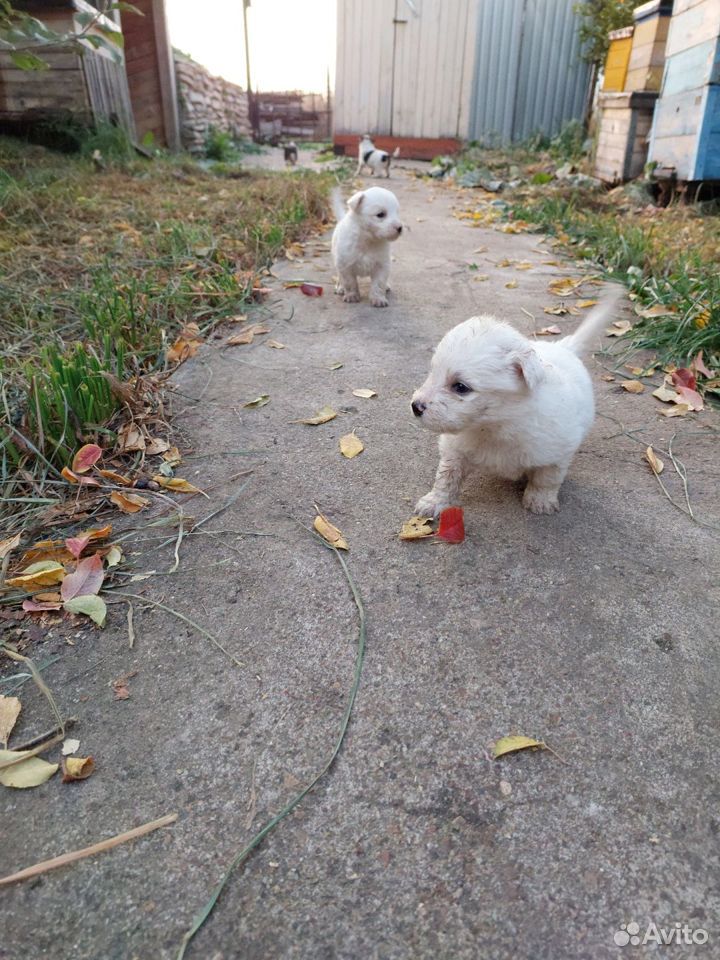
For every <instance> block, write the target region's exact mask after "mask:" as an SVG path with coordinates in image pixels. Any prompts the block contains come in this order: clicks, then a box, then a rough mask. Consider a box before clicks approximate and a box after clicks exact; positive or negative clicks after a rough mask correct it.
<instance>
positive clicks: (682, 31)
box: [665, 0, 720, 57]
mask: <svg viewBox="0 0 720 960" xmlns="http://www.w3.org/2000/svg"><path fill="white" fill-rule="evenodd" d="M718 35H720V0H701V2H700V3H698V4H696V5H695V6H692V7H689V8H688V9H687V10H685V11H683V12H682V13H676V14H675V15H674V16H673V17H672V20H671V23H670V30H669V32H668V39H667V46H666V48H665V55H666V56H667V57H673V56H675V54H677V53H682V51H683V50H689V49H690V47H695V46H697V45H698V44H700V43H705V42H706V41H707V40H712V39H713V37H717V36H718Z"/></svg>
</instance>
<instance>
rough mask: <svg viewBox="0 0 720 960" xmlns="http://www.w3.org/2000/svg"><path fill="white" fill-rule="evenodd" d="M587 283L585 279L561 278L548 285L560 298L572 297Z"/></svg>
mask: <svg viewBox="0 0 720 960" xmlns="http://www.w3.org/2000/svg"><path fill="white" fill-rule="evenodd" d="M585 282H586V281H585V277H579V278H574V277H561V278H560V279H558V280H551V281H550V283H549V284H548V290H549V291H550V293H554V294H555V295H556V296H558V297H570V296H572V294H573V293H575V291H576V290H577V289H578V287H581V286H582V285H583V284H584V283H585Z"/></svg>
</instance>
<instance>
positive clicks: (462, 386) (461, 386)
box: [450, 380, 472, 397]
mask: <svg viewBox="0 0 720 960" xmlns="http://www.w3.org/2000/svg"><path fill="white" fill-rule="evenodd" d="M450 389H451V390H452V391H453V392H454V393H457V394H459V396H461V397H464V396H465V394H466V393H472V387H469V386H468V385H467V384H466V383H463V382H462V381H461V380H456V381H455V383H454V384H453V385H452V387H451V388H450Z"/></svg>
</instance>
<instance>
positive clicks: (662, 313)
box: [635, 303, 677, 319]
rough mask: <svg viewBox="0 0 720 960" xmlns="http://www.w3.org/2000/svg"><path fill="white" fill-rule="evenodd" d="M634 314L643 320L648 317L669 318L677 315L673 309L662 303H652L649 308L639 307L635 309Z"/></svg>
mask: <svg viewBox="0 0 720 960" xmlns="http://www.w3.org/2000/svg"><path fill="white" fill-rule="evenodd" d="M635 313H636V314H637V315H638V316H639V317H643V319H645V318H648V317H669V316H674V315H675V314H676V313H677V310H676V309H675V307H667V306H664V305H663V304H662V303H654V304H653V305H652V306H651V307H645V308H642V307H640V306H639V305H638V306H636V307H635Z"/></svg>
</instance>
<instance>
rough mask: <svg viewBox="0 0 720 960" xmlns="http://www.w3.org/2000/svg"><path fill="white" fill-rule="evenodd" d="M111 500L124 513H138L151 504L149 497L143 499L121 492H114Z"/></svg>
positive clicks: (135, 494) (133, 494) (134, 494)
mask: <svg viewBox="0 0 720 960" xmlns="http://www.w3.org/2000/svg"><path fill="white" fill-rule="evenodd" d="M110 500H111V502H112V503H114V504H115V506H116V507H118V508H119V509H120V510H122V512H123V513H137V512H138V510H142V509H143V507H146V506H147V505H148V504H149V503H150V500H149V499H148V498H147V497H141V496H140V495H139V494H137V493H120V491H119V490H113V492H112V493H111V494H110Z"/></svg>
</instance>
